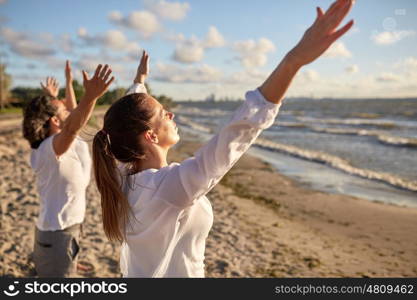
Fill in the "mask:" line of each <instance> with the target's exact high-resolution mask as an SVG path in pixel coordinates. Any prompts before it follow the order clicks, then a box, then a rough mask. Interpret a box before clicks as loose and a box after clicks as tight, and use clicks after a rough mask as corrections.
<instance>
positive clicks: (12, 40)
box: [0, 27, 55, 59]
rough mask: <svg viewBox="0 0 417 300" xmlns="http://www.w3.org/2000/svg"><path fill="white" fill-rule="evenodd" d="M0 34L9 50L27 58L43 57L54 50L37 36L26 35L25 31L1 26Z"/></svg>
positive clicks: (53, 52) (52, 53)
mask: <svg viewBox="0 0 417 300" xmlns="http://www.w3.org/2000/svg"><path fill="white" fill-rule="evenodd" d="M0 36H1V37H2V38H3V39H4V41H5V42H7V43H8V45H9V47H10V49H11V51H13V52H15V53H17V54H19V55H21V56H23V57H27V58H36V59H39V58H44V57H47V56H50V55H54V54H55V50H54V49H53V48H51V47H48V46H46V45H45V43H44V42H42V41H41V38H40V37H39V38H38V39H36V37H33V36H28V35H27V34H25V33H21V32H17V31H14V30H13V29H10V28H7V27H3V28H1V29H0Z"/></svg>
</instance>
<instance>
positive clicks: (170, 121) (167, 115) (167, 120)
mask: <svg viewBox="0 0 417 300" xmlns="http://www.w3.org/2000/svg"><path fill="white" fill-rule="evenodd" d="M149 99H152V100H150V103H149V104H150V105H151V106H152V109H153V110H154V116H153V117H152V118H151V120H150V122H151V124H152V128H153V129H154V132H155V134H156V135H157V136H158V145H159V146H161V147H163V148H169V147H171V146H173V145H175V144H176V143H177V142H178V141H179V140H180V137H179V135H178V127H177V125H176V124H175V122H174V116H175V115H174V114H173V113H172V112H169V111H167V110H165V109H164V107H163V106H162V104H161V103H159V102H158V101H157V100H156V99H154V98H149Z"/></svg>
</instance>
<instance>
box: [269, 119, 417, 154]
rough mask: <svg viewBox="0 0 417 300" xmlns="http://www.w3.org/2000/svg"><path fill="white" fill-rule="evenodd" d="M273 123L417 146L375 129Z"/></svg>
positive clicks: (406, 139)
mask: <svg viewBox="0 0 417 300" xmlns="http://www.w3.org/2000/svg"><path fill="white" fill-rule="evenodd" d="M275 125H278V126H282V127H290V128H307V129H308V130H310V131H313V132H318V133H330V134H345V135H357V136H370V137H375V138H377V140H378V141H379V142H380V143H382V144H386V145H390V146H400V147H409V148H417V139H416V138H409V137H398V136H392V135H388V134H384V133H382V132H380V131H377V130H366V129H355V128H323V127H316V126H309V125H307V124H305V123H293V122H277V123H276V124H275Z"/></svg>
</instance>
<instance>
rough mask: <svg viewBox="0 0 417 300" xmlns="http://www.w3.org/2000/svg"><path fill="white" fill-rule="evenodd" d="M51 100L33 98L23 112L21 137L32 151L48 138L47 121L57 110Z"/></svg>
mask: <svg viewBox="0 0 417 300" xmlns="http://www.w3.org/2000/svg"><path fill="white" fill-rule="evenodd" d="M51 100H52V99H51V98H50V97H46V96H40V97H36V98H33V99H32V100H31V101H30V102H29V103H28V104H27V105H26V107H25V109H24V111H23V137H24V138H25V139H26V140H28V142H29V144H30V147H31V148H32V149H37V148H38V147H39V145H40V144H41V143H42V142H43V140H45V139H46V138H47V137H48V136H49V131H50V128H49V119H50V118H51V117H53V116H54V115H55V114H56V113H57V110H58V108H57V107H56V106H54V105H53V104H52V102H51Z"/></svg>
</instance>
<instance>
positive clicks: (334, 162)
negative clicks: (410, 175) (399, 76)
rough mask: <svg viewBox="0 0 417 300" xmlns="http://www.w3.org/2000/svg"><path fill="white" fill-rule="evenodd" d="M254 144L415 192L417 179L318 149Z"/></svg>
mask: <svg viewBox="0 0 417 300" xmlns="http://www.w3.org/2000/svg"><path fill="white" fill-rule="evenodd" d="M182 121H184V123H182V125H184V126H188V127H190V128H192V129H196V130H198V131H203V132H205V133H207V132H211V130H210V129H209V128H207V127H204V126H201V125H199V124H197V125H198V126H196V123H195V122H191V123H189V122H188V121H190V120H188V119H186V118H182ZM254 145H255V146H258V147H261V148H264V149H266V150H269V151H278V152H282V153H285V154H289V155H292V156H295V157H298V158H302V159H305V160H309V161H313V162H318V163H322V164H325V165H327V166H330V167H332V168H335V169H338V170H341V171H343V172H345V173H348V174H351V175H355V176H359V177H362V178H365V179H370V180H376V181H380V182H384V183H386V184H389V185H392V186H394V187H397V188H401V189H405V190H409V191H412V192H417V181H411V180H407V179H403V178H400V177H398V176H396V175H393V174H389V173H384V172H376V171H372V170H369V169H361V168H358V167H354V166H352V165H351V164H350V163H349V162H348V161H347V160H344V159H342V158H340V157H338V156H334V155H331V154H327V153H324V152H320V151H314V150H306V149H301V148H299V147H295V146H292V145H286V144H281V143H277V142H273V141H271V140H267V139H264V138H258V139H257V140H256V141H255V143H254Z"/></svg>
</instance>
